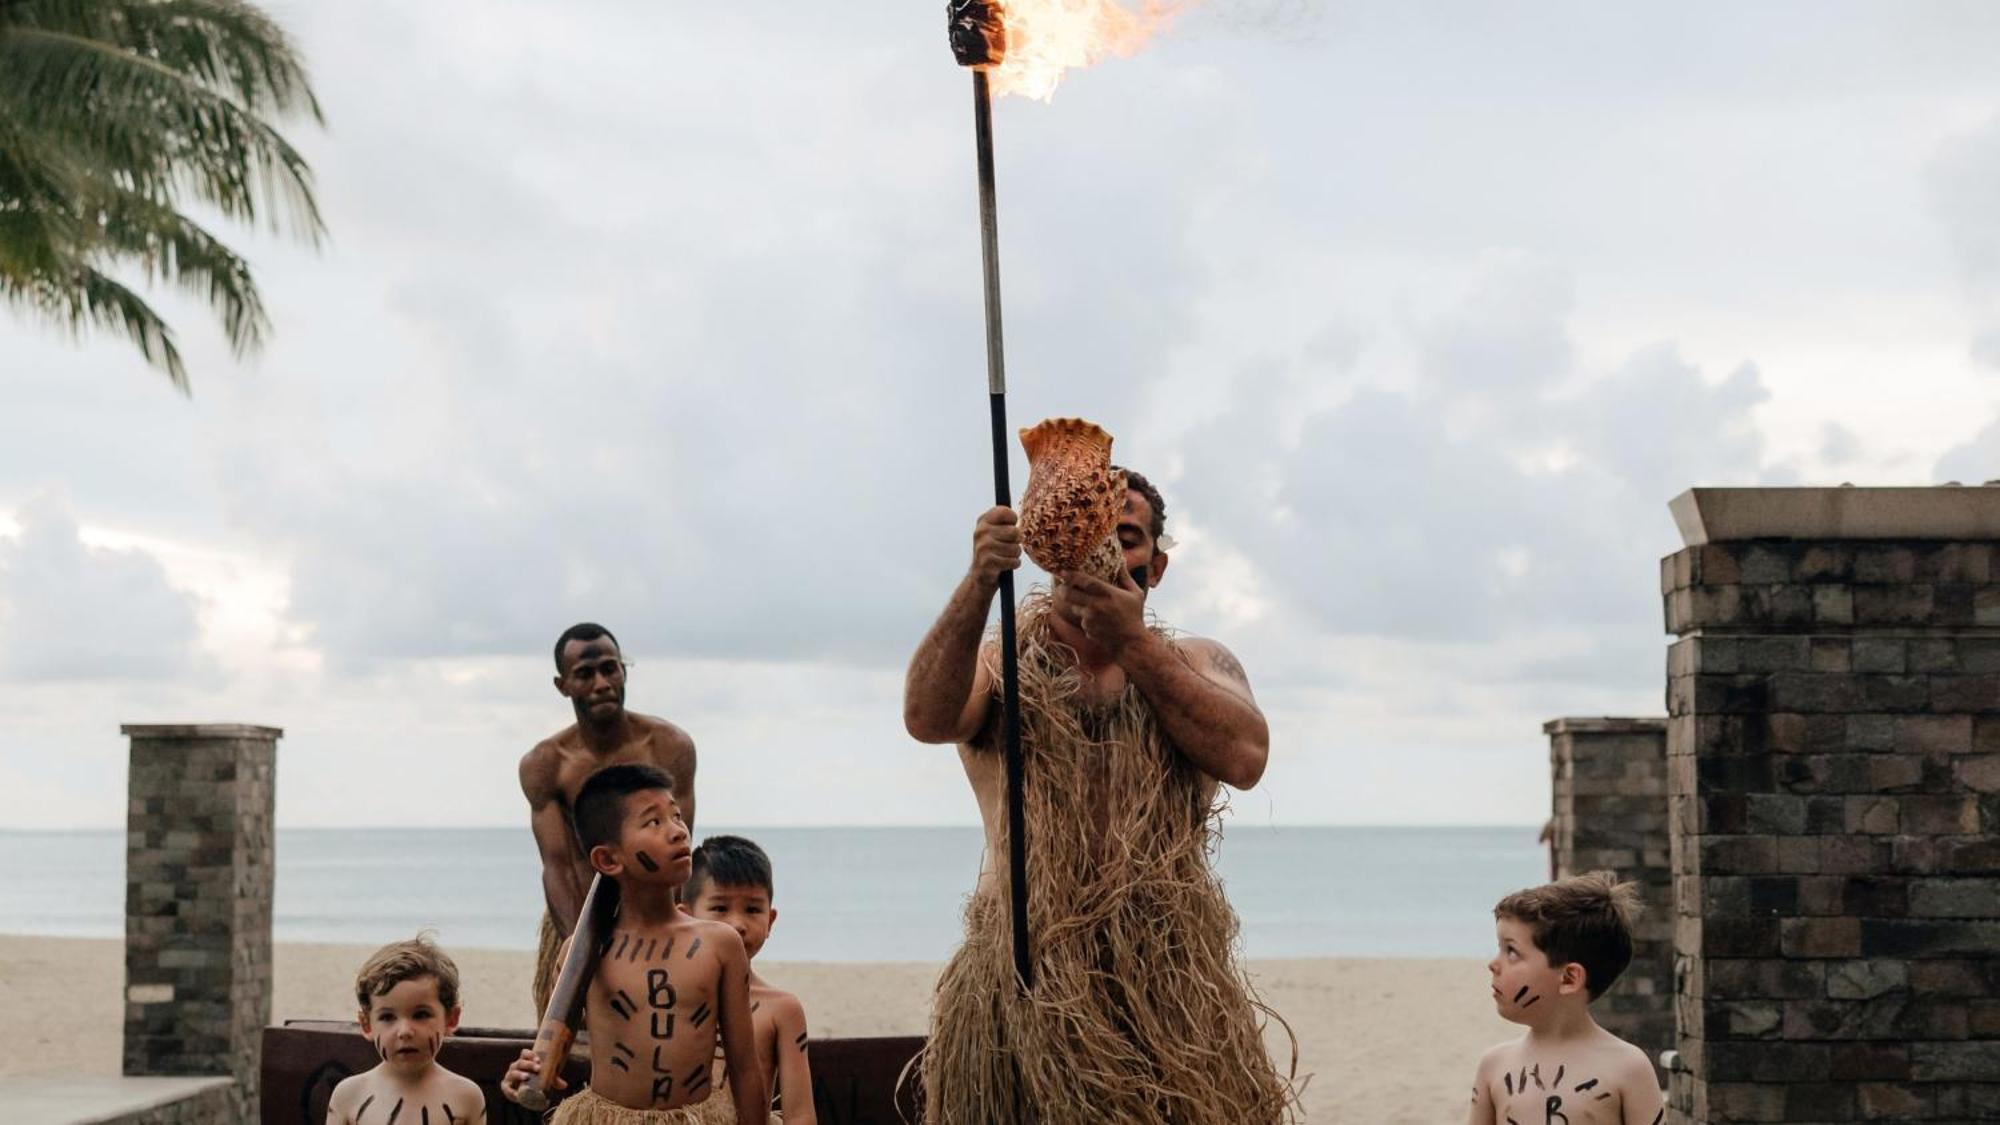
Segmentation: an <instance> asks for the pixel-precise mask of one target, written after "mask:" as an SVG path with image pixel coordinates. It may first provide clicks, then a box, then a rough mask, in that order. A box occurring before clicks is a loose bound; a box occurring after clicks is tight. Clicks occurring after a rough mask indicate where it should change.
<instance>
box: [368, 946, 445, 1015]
mask: <svg viewBox="0 0 2000 1125" xmlns="http://www.w3.org/2000/svg"><path fill="white" fill-rule="evenodd" d="M425 977H430V978H431V979H432V980H435V981H437V990H438V1003H439V1004H442V1005H444V1007H445V1010H447V1011H450V1010H451V1009H453V1008H456V1007H458V966H457V965H455V964H453V963H452V960H451V958H450V957H448V956H446V955H445V951H444V950H442V949H439V948H438V944H437V942H434V941H432V940H431V936H430V934H429V932H424V933H420V934H418V935H417V936H416V937H414V938H411V939H410V940H408V941H396V942H390V943H389V944H388V945H385V946H383V947H382V948H380V949H378V950H376V951H375V952H374V954H372V955H371V956H370V957H369V958H368V962H367V963H366V964H364V965H362V966H361V972H360V973H359V974H357V975H356V976H355V978H354V998H355V999H357V1000H359V1001H361V1010H362V1011H364V1012H365V1011H367V1010H368V1009H369V1007H370V1006H372V1004H373V1002H374V998H375V997H377V996H385V995H387V994H388V993H389V991H390V990H391V989H393V988H395V987H396V986H397V985H399V984H401V983H403V982H404V981H406V980H422V979H424V978H425Z"/></svg>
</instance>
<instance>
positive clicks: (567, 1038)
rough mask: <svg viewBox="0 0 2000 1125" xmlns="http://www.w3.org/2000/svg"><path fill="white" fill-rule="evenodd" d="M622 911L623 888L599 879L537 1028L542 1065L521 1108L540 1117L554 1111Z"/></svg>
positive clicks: (523, 1093) (592, 884)
mask: <svg viewBox="0 0 2000 1125" xmlns="http://www.w3.org/2000/svg"><path fill="white" fill-rule="evenodd" d="M617 907H618V884H616V883H613V882H611V881H610V880H608V879H606V878H605V877H604V876H603V875H601V874H600V875H593V876H592V877H591V880H590V891H589V892H588V893H587V894H585V895H584V896H583V908H582V909H580V910H578V911H577V915H576V929H575V930H574V931H572V932H571V933H570V936H569V953H568V954H567V955H566V956H565V957H564V958H563V963H562V970H561V971H560V972H558V973H557V974H556V984H555V988H554V989H552V990H550V992H549V1008H548V1011H546V1012H543V1013H542V1023H541V1026H540V1027H537V1028H536V1029H535V1056H536V1058H537V1059H539V1060H540V1062H541V1066H540V1067H539V1068H538V1069H537V1070H536V1071H535V1074H534V1077H532V1078H530V1079H528V1080H527V1082H525V1083H523V1084H522V1086H521V1092H520V1094H519V1100H520V1103H521V1104H522V1105H523V1106H525V1107H526V1108H528V1109H530V1110H533V1111H535V1112H536V1113H540V1112H541V1111H542V1110H545V1109H547V1108H548V1107H549V1091H551V1090H553V1089H555V1085H556V1076H557V1075H559V1074H561V1073H562V1068H563V1064H564V1063H566V1062H568V1061H569V1048H570V1044H571V1043H573V1042H575V1040H576V1025H577V1023H578V1017H579V1016H581V1015H582V1013H583V1000H584V996H585V994H586V993H588V992H589V991H590V978H591V977H593V976H595V975H596V973H597V959H598V957H599V956H600V955H601V954H602V953H603V952H604V944H605V938H606V937H607V936H608V935H609V934H610V933H611V922H612V919H613V918H614V917H615V916H616V914H617Z"/></svg>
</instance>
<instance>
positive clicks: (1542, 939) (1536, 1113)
mask: <svg viewBox="0 0 2000 1125" xmlns="http://www.w3.org/2000/svg"><path fill="white" fill-rule="evenodd" d="M1638 909H1639V903H1638V892H1637V891H1636V890H1635V889H1634V888H1633V886H1632V884H1630V883H1619V882H1618V881H1617V880H1616V879H1615V878H1614V877H1613V876H1612V875H1611V874H1610V873H1609V872H1604V871H1597V872H1592V873H1591V874H1589V875H1579V876H1577V877H1575V878H1573V879H1563V880H1561V881H1559V882H1555V883H1550V884H1547V885H1546V886H1540V887H1534V888H1531V889H1529V890H1525V891H1517V892H1515V893H1514V894H1511V895H1508V896H1507V897H1506V898H1503V899H1501V900H1500V904H1499V905H1498V906H1495V907H1494V908H1493V918H1494V922H1495V928H1496V930H1497V936H1498V940H1499V951H1498V952H1497V953H1496V954H1495V955H1494V957H1493V960H1491V961H1489V962H1487V964H1486V971H1487V972H1488V973H1489V974H1491V976H1492V981H1493V1006H1494V1008H1495V1009H1497V1010H1498V1011H1499V1013H1500V1016H1501V1018H1503V1019H1506V1020H1509V1021H1511V1022H1513V1023H1518V1024H1521V1025H1522V1026H1524V1027H1526V1028H1527V1029H1528V1030H1527V1034H1525V1035H1523V1036H1522V1037H1521V1038H1520V1039H1518V1040H1516V1041H1514V1042H1511V1043H1502V1044H1501V1045H1499V1046H1497V1047H1494V1048H1493V1049H1492V1050H1490V1051H1487V1052H1486V1054H1485V1056H1484V1057H1482V1058H1481V1059H1480V1060H1479V1071H1478V1074H1477V1075H1476V1076H1475V1077H1474V1079H1473V1083H1472V1110H1471V1112H1470V1114H1469V1115H1468V1116H1467V1118H1466V1120H1467V1121H1468V1122H1469V1123H1470V1125H1660V1122H1661V1121H1662V1120H1663V1119H1664V1117H1665V1110H1664V1108H1663V1106H1662V1099H1661V1097H1660V1086H1659V1081H1658V1079H1657V1078H1655V1077H1654V1074H1653V1064H1652V1063H1651V1062H1650V1061H1648V1060H1647V1058H1646V1053H1645V1052H1644V1051H1641V1050H1640V1049H1639V1048H1637V1047H1634V1046H1633V1045H1632V1044H1630V1043H1627V1042H1625V1041H1624V1040H1622V1039H1620V1038H1618V1037H1617V1036H1615V1035H1613V1034H1611V1033H1610V1032H1608V1031H1606V1030H1604V1029H1603V1028H1601V1027H1599V1026H1597V1021H1596V1020H1594V1019H1592V1018H1591V1016H1590V1002H1591V1001H1592V1000H1595V999H1597V998H1598V997H1599V996H1602V995H1603V994H1604V990H1605V989H1607V988H1610V987H1611V984H1612V982H1613V981H1615V980H1617V979H1618V974H1620V973H1622V972H1624V971H1625V966H1627V965H1629V964H1631V962H1632V919H1633V918H1634V917H1635V916H1636V915H1637V913H1638Z"/></svg>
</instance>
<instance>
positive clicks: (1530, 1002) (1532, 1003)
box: [1521, 996, 1541, 1012]
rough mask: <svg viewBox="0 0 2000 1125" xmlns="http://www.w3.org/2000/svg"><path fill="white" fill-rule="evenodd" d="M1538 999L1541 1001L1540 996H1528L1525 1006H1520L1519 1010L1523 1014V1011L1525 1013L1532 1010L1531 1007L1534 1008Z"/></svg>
mask: <svg viewBox="0 0 2000 1125" xmlns="http://www.w3.org/2000/svg"><path fill="white" fill-rule="evenodd" d="M1540 999H1541V997H1540V996H1530V997H1528V1002H1527V1003H1526V1004H1523V1005H1521V1010H1522V1011H1524V1012H1525V1011H1527V1010H1528V1009H1529V1008H1532V1007H1534V1006H1535V1001H1537V1000H1540Z"/></svg>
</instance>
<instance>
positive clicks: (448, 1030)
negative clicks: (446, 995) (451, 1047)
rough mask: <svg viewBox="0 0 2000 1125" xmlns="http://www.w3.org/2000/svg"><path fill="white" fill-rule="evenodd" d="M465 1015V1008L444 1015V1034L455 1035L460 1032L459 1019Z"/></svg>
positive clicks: (455, 1009)
mask: <svg viewBox="0 0 2000 1125" xmlns="http://www.w3.org/2000/svg"><path fill="white" fill-rule="evenodd" d="M464 1014H465V1009H463V1008H453V1009H452V1010H450V1011H448V1012H446V1013H445V1014H444V1033H445V1034H446V1035H450V1034H453V1033H454V1032H456V1031H457V1030H458V1017H459V1016H461V1015H464Z"/></svg>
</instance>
